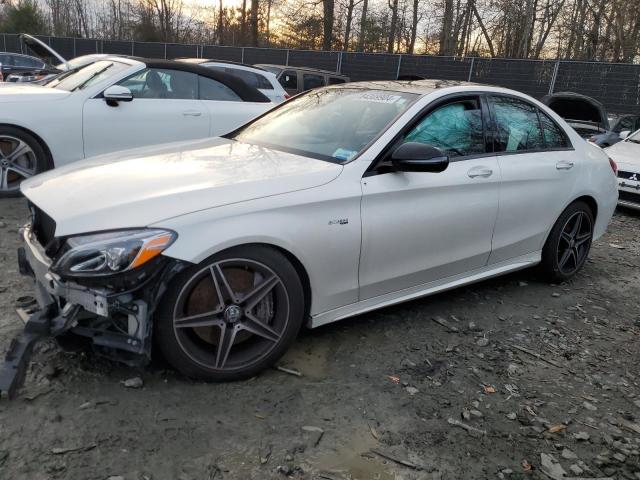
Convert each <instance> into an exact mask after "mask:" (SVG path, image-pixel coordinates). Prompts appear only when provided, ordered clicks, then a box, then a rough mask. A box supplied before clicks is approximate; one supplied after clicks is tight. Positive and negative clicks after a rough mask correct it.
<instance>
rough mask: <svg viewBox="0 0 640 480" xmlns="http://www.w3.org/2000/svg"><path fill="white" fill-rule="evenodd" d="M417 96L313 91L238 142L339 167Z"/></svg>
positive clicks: (251, 128) (247, 130)
mask: <svg viewBox="0 0 640 480" xmlns="http://www.w3.org/2000/svg"><path fill="white" fill-rule="evenodd" d="M417 98H418V95H415V94H411V93H401V92H390V91H385V90H364V89H359V88H326V89H320V90H313V91H311V92H309V93H307V94H305V95H302V96H300V97H296V98H294V99H293V100H290V101H288V102H287V103H285V104H283V106H282V107H280V108H277V109H276V110H274V111H272V112H270V113H268V114H266V115H265V116H264V117H262V118H260V119H258V120H256V121H255V122H253V123H252V124H250V125H248V126H247V127H246V128H244V129H243V130H241V131H240V133H238V134H237V135H236V136H235V139H236V140H238V141H240V142H246V143H252V144H258V145H264V146H266V147H270V148H273V149H275V150H283V151H287V152H291V153H297V154H300V155H304V156H307V157H312V158H319V159H321V160H329V161H332V162H336V163H342V162H347V161H349V160H351V159H352V158H354V157H355V156H356V155H358V153H360V152H361V151H362V150H363V149H364V148H365V147H366V146H367V145H368V144H369V143H370V142H371V141H372V140H373V139H374V138H376V137H377V136H378V135H379V134H380V133H381V132H383V131H384V130H386V128H387V127H388V126H389V124H390V123H391V122H392V121H393V120H394V119H395V118H396V117H397V116H398V115H399V114H401V113H402V112H404V111H405V110H406V109H407V107H409V105H411V103H413V101H414V100H416V99H417Z"/></svg>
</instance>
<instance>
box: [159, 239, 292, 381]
mask: <svg viewBox="0 0 640 480" xmlns="http://www.w3.org/2000/svg"><path fill="white" fill-rule="evenodd" d="M304 307H305V305H304V292H303V288H302V283H301V282H300V278H299V277H298V275H297V273H296V270H295V268H294V267H293V266H292V265H291V263H290V262H289V261H288V260H287V259H286V258H285V257H284V255H282V254H281V253H279V252H278V251H276V250H273V249H271V248H268V247H262V246H248V247H238V248H233V249H230V250H227V251H225V252H222V253H221V254H218V255H214V256H213V257H211V258H209V259H207V260H205V261H204V262H202V263H201V264H199V265H196V266H194V267H191V268H188V269H186V270H185V271H183V272H181V273H180V274H179V275H178V276H177V277H176V278H175V279H174V281H173V282H172V284H171V285H170V287H169V289H168V290H167V292H166V294H165V295H164V297H163V299H162V302H161V304H160V306H159V309H158V311H157V313H156V315H155V335H156V344H157V345H158V346H159V347H160V349H161V350H162V352H163V354H164V355H165V358H166V359H167V361H168V362H169V363H170V364H171V365H173V367H174V368H176V369H177V370H178V371H180V372H181V373H183V374H184V375H186V376H188V377H192V378H197V379H201V380H207V381H225V380H238V379H242V378H248V377H251V376H253V375H255V374H256V373H258V372H259V371H261V370H263V369H265V368H267V367H269V366H270V365H272V364H273V363H274V362H275V361H276V360H277V359H278V358H280V357H281V356H282V355H283V354H284V352H285V351H286V350H287V348H289V346H290V345H291V343H292V342H293V341H294V339H295V338H296V336H297V334H298V332H299V330H300V327H301V326H302V323H303V320H304V311H305V308H304Z"/></svg>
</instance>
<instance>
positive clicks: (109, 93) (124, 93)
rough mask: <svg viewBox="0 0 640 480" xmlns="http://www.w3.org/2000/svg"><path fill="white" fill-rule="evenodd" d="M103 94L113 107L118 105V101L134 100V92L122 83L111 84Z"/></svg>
mask: <svg viewBox="0 0 640 480" xmlns="http://www.w3.org/2000/svg"><path fill="white" fill-rule="evenodd" d="M102 96H103V97H104V98H105V100H106V101H107V104H109V105H110V106H112V107H115V106H117V105H118V102H130V101H131V100H133V93H131V90H129V89H128V88H127V87H123V86H121V85H111V86H110V87H109V88H107V89H106V90H105V91H104V92H103V94H102Z"/></svg>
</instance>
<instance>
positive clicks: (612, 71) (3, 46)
mask: <svg viewBox="0 0 640 480" xmlns="http://www.w3.org/2000/svg"><path fill="white" fill-rule="evenodd" d="M39 38H40V39H41V40H42V41H44V42H45V43H47V44H49V45H50V46H51V47H53V48H54V49H55V50H56V51H58V52H59V53H60V54H61V55H62V56H64V57H65V58H73V57H76V56H79V55H86V54H90V53H113V54H119V55H136V56H140V57H153V58H177V57H203V58H216V59H220V60H231V61H235V62H243V63H251V64H255V63H274V64H281V65H291V66H298V67H315V68H322V69H324V70H332V71H338V72H341V73H343V74H345V75H348V76H349V77H350V78H351V79H352V80H354V81H359V80H393V79H397V78H398V77H399V76H402V75H419V76H423V77H425V78H437V79H443V80H468V81H472V82H478V83H487V84H491V85H499V86H504V87H509V88H513V89H514V90H519V91H522V92H524V93H527V94H529V95H531V96H533V97H537V98H540V97H542V96H544V95H546V94H548V93H553V92H560V91H572V92H577V93H582V94H585V95H589V96H591V97H594V98H596V99H597V100H599V101H600V102H602V103H603V104H604V105H605V106H606V108H607V110H608V111H609V112H610V113H634V112H635V113H640V65H635V64H621V63H605V62H573V61H563V60H560V61H556V60H519V59H503V58H493V59H489V58H472V57H466V58H459V57H440V56H431V55H405V54H386V53H360V52H326V51H310V50H286V49H281V48H253V47H224V46H218V45H182V44H176V43H152V42H131V41H118V40H94V39H86V38H62V37H39ZM21 48H22V46H21V44H20V42H19V40H18V36H17V35H13V34H0V50H3V51H9V52H20V51H21ZM25 53H26V52H25Z"/></svg>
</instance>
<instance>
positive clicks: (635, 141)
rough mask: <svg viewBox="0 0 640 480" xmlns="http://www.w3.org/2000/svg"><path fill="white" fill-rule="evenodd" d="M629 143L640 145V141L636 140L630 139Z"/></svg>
mask: <svg viewBox="0 0 640 480" xmlns="http://www.w3.org/2000/svg"><path fill="white" fill-rule="evenodd" d="M627 141H628V142H632V143H640V140H636V139H635V138H630V139H629V140H627Z"/></svg>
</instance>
